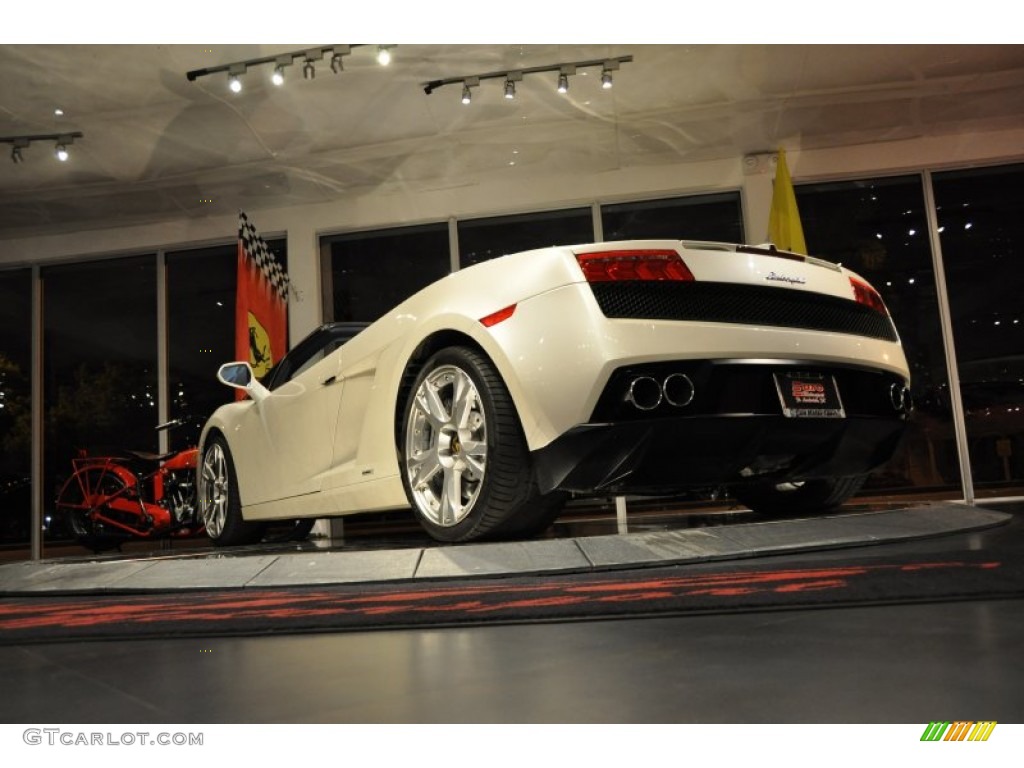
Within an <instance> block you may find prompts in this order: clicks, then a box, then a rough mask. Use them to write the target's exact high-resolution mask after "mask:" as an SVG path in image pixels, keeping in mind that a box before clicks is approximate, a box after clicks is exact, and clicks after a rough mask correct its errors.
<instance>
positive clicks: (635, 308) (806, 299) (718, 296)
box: [590, 282, 897, 341]
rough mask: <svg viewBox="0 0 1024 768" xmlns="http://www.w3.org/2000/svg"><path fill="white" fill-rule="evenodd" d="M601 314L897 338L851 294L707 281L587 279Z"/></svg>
mask: <svg viewBox="0 0 1024 768" xmlns="http://www.w3.org/2000/svg"><path fill="white" fill-rule="evenodd" d="M590 287H591V288H593V290H594V296H595V297H597V303H598V304H599V305H600V307H601V311H602V312H604V314H605V316H606V317H615V318H635V319H642V320H695V321H703V322H710V323H740V324H744V325H773V326H781V327H785V328H805V329H809V330H814V331H833V332H836V333H849V334H853V335H855V336H869V337H871V338H875V339H886V340H888V341H896V338H897V337H896V329H895V328H894V327H893V324H892V321H891V320H889V318H888V317H886V316H884V315H880V314H878V313H877V312H875V311H874V310H872V309H869V308H868V307H865V306H863V305H861V304H858V303H856V302H855V301H853V300H847V299H840V298H836V297H834V296H823V295H822V294H818V293H810V292H807V291H798V290H787V289H785V288H772V287H761V286H757V285H738V284H736V283H712V282H692V283H680V282H606V283H592V284H591V286H590Z"/></svg>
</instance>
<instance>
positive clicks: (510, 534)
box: [493, 491, 569, 539]
mask: <svg viewBox="0 0 1024 768" xmlns="http://www.w3.org/2000/svg"><path fill="white" fill-rule="evenodd" d="M568 500H569V494H567V493H563V492H561V491H555V492H553V493H548V494H545V495H544V496H541V495H540V494H534V495H533V496H532V497H531V498H530V499H529V500H528V501H527V502H526V503H525V504H524V505H523V507H522V509H520V510H519V511H518V512H517V513H516V514H515V516H513V517H511V518H510V519H508V520H506V521H505V523H504V525H501V526H499V527H498V528H497V529H496V530H495V531H494V533H493V537H494V538H509V539H512V538H517V539H518V538H522V539H527V538H533V537H534V536H539V535H540V534H542V533H544V531H546V530H547V529H548V528H550V527H551V526H552V525H553V524H554V522H555V520H557V519H558V516H559V515H560V514H561V513H562V508H563V507H565V502H566V501H568Z"/></svg>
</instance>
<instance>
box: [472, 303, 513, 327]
mask: <svg viewBox="0 0 1024 768" xmlns="http://www.w3.org/2000/svg"><path fill="white" fill-rule="evenodd" d="M515 311H516V305H515V304H512V305H510V306H507V307H505V308H504V309H499V310H498V311H497V312H492V313H491V314H489V315H488V316H487V317H481V318H480V322H481V323H482V324H483V325H484V327H485V328H490V327H491V326H492V325H497V324H498V323H500V322H502V321H503V320H508V319H509V318H510V317H512V313H513V312H515Z"/></svg>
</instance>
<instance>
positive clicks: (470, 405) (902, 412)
mask: <svg viewBox="0 0 1024 768" xmlns="http://www.w3.org/2000/svg"><path fill="white" fill-rule="evenodd" d="M218 377H219V379H220V380H221V381H222V382H223V383H225V384H227V385H229V386H232V387H236V388H240V389H243V390H245V392H246V393H247V394H248V398H247V399H245V400H241V401H239V402H235V403H231V404H229V405H225V406H222V407H221V408H220V409H219V410H217V411H216V412H215V413H214V414H213V416H212V417H211V418H210V419H209V421H208V422H207V424H206V426H205V427H204V429H203V433H202V437H201V440H200V451H201V453H200V462H199V469H198V472H199V492H200V506H201V512H202V515H203V518H204V520H205V523H206V530H207V531H208V533H209V535H210V536H211V537H212V539H213V541H214V542H215V543H216V544H222V545H230V544H239V543H244V542H249V541H253V540H255V539H257V538H258V537H259V535H260V534H261V532H262V526H263V524H265V523H266V521H272V520H282V519H292V518H320V517H329V516H334V515H347V514H352V513H357V512H367V511H374V510H390V509H400V508H408V507H410V506H411V507H412V510H413V512H414V514H415V515H416V516H417V517H418V519H419V521H420V522H421V524H422V525H423V527H424V528H425V529H426V530H427V532H429V534H430V535H431V536H433V537H434V538H436V539H438V540H441V541H471V540H475V539H480V538H508V537H526V536H530V535H535V534H537V533H538V532H540V531H542V530H544V529H545V528H546V527H548V526H549V525H550V524H551V523H552V521H553V520H554V518H555V516H556V515H557V514H558V512H559V510H560V509H561V507H562V505H563V504H564V502H565V500H566V499H567V498H568V497H569V496H570V495H572V494H575V495H613V494H630V495H665V494H674V493H680V492H684V491H687V490H690V489H695V488H712V487H722V486H726V487H728V488H729V489H730V490H731V492H732V494H733V495H734V496H735V497H736V498H737V499H738V500H739V501H741V502H742V503H743V504H745V505H747V506H749V507H751V508H752V509H754V510H756V511H761V512H764V513H773V512H776V511H780V510H789V511H794V512H798V511H802V512H806V511H810V512H814V511H816V510H822V511H825V510H830V509H833V508H835V507H837V506H838V505H840V504H841V503H842V502H843V501H845V500H846V499H848V498H849V497H850V496H851V495H852V494H854V493H855V492H856V491H857V490H858V489H859V487H860V486H861V484H862V483H863V481H864V478H865V477H866V475H867V474H868V473H870V472H871V470H872V469H874V468H876V467H878V466H879V465H881V464H882V463H884V462H885V461H886V460H887V459H888V458H889V457H890V456H891V455H892V453H893V452H894V450H895V448H896V446H897V444H898V441H899V439H900V436H901V433H902V431H903V429H904V426H905V424H906V421H907V417H908V410H909V409H910V397H909V386H910V381H909V372H908V368H907V362H906V359H905V357H904V354H903V350H902V348H901V345H900V340H899V337H898V335H897V333H896V328H895V326H894V325H893V322H892V319H891V318H890V316H889V313H888V311H887V309H886V307H885V304H884V303H883V302H882V299H881V297H880V296H879V294H878V293H877V292H876V291H875V289H874V288H872V287H871V286H870V285H868V283H867V282H866V281H865V280H863V279H862V278H861V277H859V276H858V275H856V274H854V273H853V272H851V271H849V270H847V269H845V268H843V267H841V266H838V265H836V264H832V263H829V262H826V261H822V260H820V259H816V258H812V257H807V256H801V255H797V254H792V253H786V252H782V251H777V250H775V249H774V248H773V247H770V246H758V247H752V246H741V245H731V244H722V243H706V242H685V241H684V242H680V241H630V242H611V243H598V244H591V245H578V246H566V247H552V248H546V249H542V250H535V251H528V252H523V253H518V254H513V255H510V256H504V257H502V258H498V259H495V260H493V261H489V262H485V263H483V264H478V265H475V266H472V267H469V268H466V269H464V270H462V271H459V272H456V273H454V274H451V275H449V276H447V277H445V278H443V279H441V280H439V281H437V282H436V283H434V284H432V285H430V286H428V287H427V288H425V289H423V290H422V291H420V292H419V293H417V294H415V295H414V296H412V297H411V298H409V299H408V300H406V301H405V302H404V303H402V304H400V305H399V306H398V307H396V308H395V309H394V310H393V311H391V312H390V313H388V314H387V315H385V316H384V317H382V318H381V319H380V320H377V321H376V322H374V323H373V324H370V325H368V326H363V325H357V324H351V323H347V324H346V323H341V324H330V325H325V326H323V327H321V328H319V329H318V330H316V331H314V332H313V333H312V334H311V335H310V336H309V337H308V338H306V339H305V340H304V341H303V342H301V343H300V344H298V345H297V346H296V347H295V348H294V349H293V350H292V351H291V352H289V353H288V355H287V356H286V357H285V358H283V359H282V360H281V362H280V363H279V364H278V365H277V366H276V367H275V368H273V369H272V370H271V371H270V372H269V373H268V374H267V376H266V377H265V378H264V380H263V381H262V382H261V381H257V380H256V378H255V376H254V375H253V372H252V369H251V368H250V366H249V365H248V364H247V363H245V362H236V363H228V364H226V365H224V366H222V367H221V369H220V371H219V373H218Z"/></svg>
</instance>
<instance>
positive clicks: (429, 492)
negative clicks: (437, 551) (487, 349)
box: [398, 347, 535, 542]
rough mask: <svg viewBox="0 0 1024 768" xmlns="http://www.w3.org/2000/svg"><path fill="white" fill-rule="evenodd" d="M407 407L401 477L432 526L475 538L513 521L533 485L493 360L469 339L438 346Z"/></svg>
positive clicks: (439, 534)
mask: <svg viewBox="0 0 1024 768" xmlns="http://www.w3.org/2000/svg"><path fill="white" fill-rule="evenodd" d="M459 393H461V395H462V399H461V400H459V401H458V402H456V400H457V396H458V394H459ZM402 413H403V418H402V427H401V430H400V432H399V435H398V443H399V458H400V468H401V473H402V482H403V483H404V485H405V492H406V495H407V497H408V499H409V503H410V505H411V506H412V508H413V511H414V513H415V514H416V517H417V519H418V520H419V522H420V524H421V525H422V526H423V528H424V529H425V530H426V531H427V533H429V534H430V535H431V536H432V537H433V538H435V539H437V540H438V541H446V542H453V541H473V540H475V539H480V538H484V537H495V536H497V535H498V534H499V533H505V529H506V527H509V528H511V526H512V525H513V524H512V522H511V521H513V520H514V519H516V518H517V516H518V515H519V514H520V513H521V512H522V511H523V510H524V508H525V506H526V505H527V504H528V503H529V502H530V501H531V499H533V498H534V497H535V492H534V490H533V478H532V471H531V467H530V453H529V451H528V449H527V446H526V438H525V437H524V436H523V430H522V427H521V426H520V423H519V418H518V415H517V414H516V410H515V406H514V404H513V403H512V398H511V396H510V395H509V393H508V390H507V389H506V387H505V384H504V383H503V382H502V380H501V377H500V376H499V375H498V372H497V371H496V370H495V368H494V366H493V364H492V363H491V362H490V360H488V359H487V358H486V357H485V356H484V355H483V354H481V353H480V352H479V351H477V350H475V349H470V348H468V347H448V348H446V349H443V350H441V351H439V352H437V353H436V354H435V355H433V356H432V357H431V358H430V359H429V360H428V361H427V362H426V364H425V365H424V366H423V367H422V369H421V370H420V372H419V375H418V376H417V377H416V379H415V381H414V383H413V385H412V388H411V390H410V391H409V396H408V398H407V400H406V403H405V407H404V409H403V411H402ZM457 422H462V424H461V426H460V424H459V423H457ZM446 465H447V466H446ZM460 467H461V469H460ZM455 497H457V498H455ZM453 498H454V501H452V499H453Z"/></svg>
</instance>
